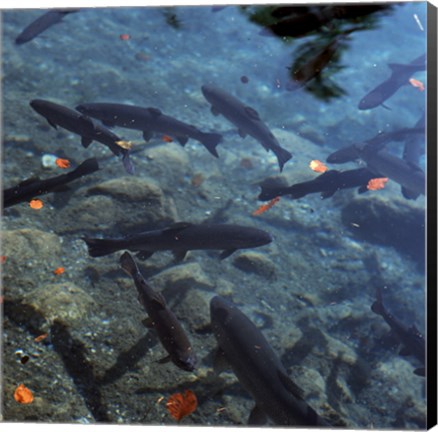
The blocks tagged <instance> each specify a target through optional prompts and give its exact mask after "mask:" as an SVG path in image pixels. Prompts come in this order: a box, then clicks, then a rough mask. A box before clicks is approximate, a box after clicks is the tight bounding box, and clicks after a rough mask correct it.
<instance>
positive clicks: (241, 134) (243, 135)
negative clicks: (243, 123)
mask: <svg viewBox="0 0 438 432" xmlns="http://www.w3.org/2000/svg"><path fill="white" fill-rule="evenodd" d="M237 132H238V133H239V135H240V136H241V137H242V138H245V137H246V132H244V131H243V130H242V129H238V130H237Z"/></svg>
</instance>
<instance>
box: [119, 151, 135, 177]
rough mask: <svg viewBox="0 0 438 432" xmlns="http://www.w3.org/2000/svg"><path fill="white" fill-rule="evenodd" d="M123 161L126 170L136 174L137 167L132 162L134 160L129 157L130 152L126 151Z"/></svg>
mask: <svg viewBox="0 0 438 432" xmlns="http://www.w3.org/2000/svg"><path fill="white" fill-rule="evenodd" d="M122 162H123V166H124V168H125V171H126V172H127V173H128V174H131V175H134V174H135V167H134V164H133V163H132V160H131V159H130V157H129V153H128V152H126V153H125V154H124V155H123V156H122Z"/></svg>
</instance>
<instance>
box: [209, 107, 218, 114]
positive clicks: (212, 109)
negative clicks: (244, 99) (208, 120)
mask: <svg viewBox="0 0 438 432" xmlns="http://www.w3.org/2000/svg"><path fill="white" fill-rule="evenodd" d="M210 111H211V113H212V114H213V115H214V116H218V115H219V114H220V112H219V111H218V110H217V109H216V108H215V107H214V106H212V107H211V108H210Z"/></svg>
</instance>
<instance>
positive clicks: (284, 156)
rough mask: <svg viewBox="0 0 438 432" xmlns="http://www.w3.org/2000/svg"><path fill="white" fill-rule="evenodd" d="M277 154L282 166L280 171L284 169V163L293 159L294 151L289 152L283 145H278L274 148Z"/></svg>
mask: <svg viewBox="0 0 438 432" xmlns="http://www.w3.org/2000/svg"><path fill="white" fill-rule="evenodd" d="M274 153H275V156H277V160H278V165H279V166H280V172H282V171H283V167H284V164H285V163H286V162H287V161H288V160H289V159H292V153H290V152H288V151H287V150H285V149H284V148H282V147H278V148H276V149H275V150H274Z"/></svg>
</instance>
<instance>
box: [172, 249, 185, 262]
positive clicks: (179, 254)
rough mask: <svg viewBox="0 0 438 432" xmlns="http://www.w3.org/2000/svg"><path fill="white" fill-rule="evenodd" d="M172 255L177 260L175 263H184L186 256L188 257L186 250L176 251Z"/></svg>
mask: <svg viewBox="0 0 438 432" xmlns="http://www.w3.org/2000/svg"><path fill="white" fill-rule="evenodd" d="M172 254H173V256H174V258H175V261H182V260H183V259H184V258H185V256H186V255H187V251H186V250H183V251H182V250H174V251H172Z"/></svg>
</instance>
